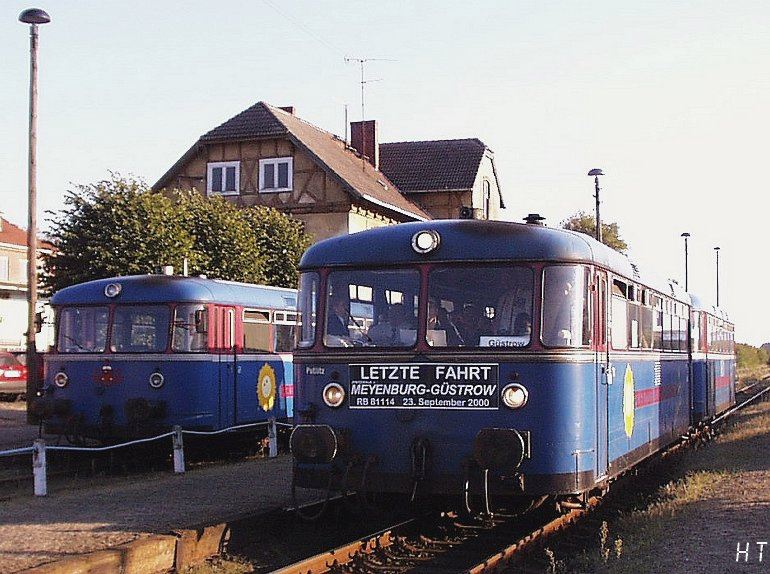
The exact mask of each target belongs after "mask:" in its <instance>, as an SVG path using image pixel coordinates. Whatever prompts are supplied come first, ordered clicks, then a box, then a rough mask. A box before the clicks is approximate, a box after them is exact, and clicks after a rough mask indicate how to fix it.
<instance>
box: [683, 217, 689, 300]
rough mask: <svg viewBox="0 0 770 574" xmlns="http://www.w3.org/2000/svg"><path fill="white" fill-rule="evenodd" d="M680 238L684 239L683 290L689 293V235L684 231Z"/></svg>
mask: <svg viewBox="0 0 770 574" xmlns="http://www.w3.org/2000/svg"><path fill="white" fill-rule="evenodd" d="M682 237H684V290H685V291H689V290H690V283H689V281H688V279H689V274H688V272H687V238H688V237H690V234H689V233H687V232H686V231H685V232H684V233H682Z"/></svg>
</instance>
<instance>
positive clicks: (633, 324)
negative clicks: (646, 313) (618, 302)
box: [628, 301, 642, 349]
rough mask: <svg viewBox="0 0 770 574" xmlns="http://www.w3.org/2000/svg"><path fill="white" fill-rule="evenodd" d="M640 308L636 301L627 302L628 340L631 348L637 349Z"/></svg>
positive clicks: (638, 343) (638, 344) (638, 345)
mask: <svg viewBox="0 0 770 574" xmlns="http://www.w3.org/2000/svg"><path fill="white" fill-rule="evenodd" d="M641 314H642V313H641V309H640V308H639V303H637V302H636V301H629V302H628V341H629V343H630V346H631V348H632V349H638V348H639V347H640V346H641V345H640V341H639V331H640V329H639V324H640V322H641Z"/></svg>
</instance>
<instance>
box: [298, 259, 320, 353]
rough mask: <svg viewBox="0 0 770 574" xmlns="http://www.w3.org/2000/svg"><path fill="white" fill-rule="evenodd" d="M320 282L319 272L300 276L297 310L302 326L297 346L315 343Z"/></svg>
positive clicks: (308, 345)
mask: <svg viewBox="0 0 770 574" xmlns="http://www.w3.org/2000/svg"><path fill="white" fill-rule="evenodd" d="M318 283H319V278H318V274H317V273H302V274H301V275H300V276H299V298H298V300H297V312H298V314H299V326H300V328H299V340H298V341H297V346H298V347H300V348H302V349H307V348H308V347H312V346H313V344H314V343H315V328H316V321H317V317H318Z"/></svg>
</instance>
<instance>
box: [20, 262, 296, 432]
mask: <svg viewBox="0 0 770 574" xmlns="http://www.w3.org/2000/svg"><path fill="white" fill-rule="evenodd" d="M51 305H52V307H53V308H54V311H55V317H56V344H55V347H54V348H53V349H52V350H51V352H50V353H47V354H46V356H45V376H44V380H45V381H44V388H43V390H42V397H41V398H40V399H38V401H37V404H36V406H35V407H34V408H35V410H36V412H38V413H39V414H41V416H43V418H44V426H45V430H46V432H49V433H55V434H62V435H65V436H67V437H76V438H82V437H86V438H96V439H101V440H115V439H120V438H130V437H139V436H148V435H152V434H155V433H158V432H163V431H167V430H169V429H170V428H171V427H173V426H174V425H179V426H181V427H182V428H183V429H188V430H203V431H213V430H219V429H224V428H228V427H231V426H235V425H243V424H250V423H255V422H260V421H266V420H267V419H268V418H269V417H275V418H276V419H278V420H286V419H287V418H289V417H291V416H292V404H293V391H294V387H293V369H292V355H291V349H292V346H293V344H294V337H295V330H296V291H295V290H293V289H282V288H277V287H267V286H260V285H250V284H245V283H235V282H230V281H220V280H213V279H205V278H199V277H181V276H168V275H137V276H127V277H115V278H109V279H101V280H97V281H90V282H87V283H83V284H80V285H74V286H72V287H67V288H66V289H62V290H61V291H59V292H57V293H56V294H55V295H54V296H53V298H52V299H51Z"/></svg>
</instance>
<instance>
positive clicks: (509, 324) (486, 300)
mask: <svg viewBox="0 0 770 574" xmlns="http://www.w3.org/2000/svg"><path fill="white" fill-rule="evenodd" d="M533 292H534V273H533V272H532V269H531V268H529V267H526V266H520V265H517V266H512V265H486V266H475V265H474V266H471V265H451V266H449V265H447V266H445V267H437V268H435V269H433V270H431V272H430V275H429V277H428V293H429V299H428V312H427V314H426V317H427V324H426V326H425V337H426V340H427V343H428V344H429V345H431V346H433V347H526V346H527V345H529V343H530V340H531V337H532V302H533Z"/></svg>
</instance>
